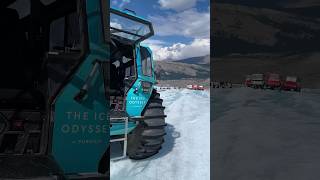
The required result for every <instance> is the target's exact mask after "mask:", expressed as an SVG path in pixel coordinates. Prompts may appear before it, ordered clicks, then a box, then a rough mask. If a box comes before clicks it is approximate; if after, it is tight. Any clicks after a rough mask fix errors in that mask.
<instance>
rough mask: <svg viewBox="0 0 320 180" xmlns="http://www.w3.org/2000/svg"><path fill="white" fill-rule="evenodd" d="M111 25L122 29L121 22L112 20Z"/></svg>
mask: <svg viewBox="0 0 320 180" xmlns="http://www.w3.org/2000/svg"><path fill="white" fill-rule="evenodd" d="M110 26H111V27H114V28H117V29H122V26H121V24H119V23H117V22H110Z"/></svg>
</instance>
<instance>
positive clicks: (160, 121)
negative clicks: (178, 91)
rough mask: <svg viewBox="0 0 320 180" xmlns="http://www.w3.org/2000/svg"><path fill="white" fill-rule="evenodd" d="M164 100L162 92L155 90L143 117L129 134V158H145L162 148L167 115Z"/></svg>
mask: <svg viewBox="0 0 320 180" xmlns="http://www.w3.org/2000/svg"><path fill="white" fill-rule="evenodd" d="M162 102H163V100H162V99H161V98H160V94H159V93H157V92H156V91H153V93H152V95H151V97H150V99H149V101H148V103H147V105H146V108H145V110H144V112H143V118H142V119H140V120H139V124H138V125H137V127H136V128H135V129H134V130H133V132H132V133H130V134H128V149H127V155H128V156H129V158H131V159H135V160H138V159H145V158H148V157H150V156H153V155H155V154H157V153H158V152H159V150H160V149H161V146H162V144H163V142H164V136H165V134H166V133H165V126H166V123H165V117H166V115H165V114H164V107H163V106H162Z"/></svg>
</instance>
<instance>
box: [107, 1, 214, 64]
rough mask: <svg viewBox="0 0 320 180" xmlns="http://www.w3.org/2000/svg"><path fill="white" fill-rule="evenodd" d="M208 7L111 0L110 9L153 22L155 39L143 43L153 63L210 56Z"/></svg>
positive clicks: (203, 4) (190, 3)
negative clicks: (127, 11) (126, 11)
mask: <svg viewBox="0 0 320 180" xmlns="http://www.w3.org/2000/svg"><path fill="white" fill-rule="evenodd" d="M209 6H210V4H209V0H111V7H115V8H118V9H124V8H128V9H130V10H134V11H135V12H136V14H137V15H138V16H141V17H144V18H145V19H148V20H150V21H151V22H152V23H153V26H154V30H155V36H153V37H152V38H150V39H148V40H145V41H144V42H143V43H144V44H147V45H149V46H150V47H151V49H152V50H153V52H154V58H155V59H156V60H179V59H185V58H190V57H197V56H204V55H208V54H209V51H210V45H209V42H210V9H209Z"/></svg>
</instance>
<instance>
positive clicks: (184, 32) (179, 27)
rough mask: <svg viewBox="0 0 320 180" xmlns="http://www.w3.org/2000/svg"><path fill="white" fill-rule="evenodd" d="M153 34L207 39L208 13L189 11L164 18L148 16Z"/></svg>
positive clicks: (208, 29) (195, 10) (208, 28)
mask: <svg viewBox="0 0 320 180" xmlns="http://www.w3.org/2000/svg"><path fill="white" fill-rule="evenodd" d="M149 19H150V20H151V22H152V23H153V25H154V29H155V33H156V35H159V36H169V35H170V36H171V35H180V36H185V37H191V38H208V37H209V35H210V11H209V10H208V11H207V12H198V11H197V9H195V8H193V9H189V10H185V11H182V12H179V13H175V14H167V15H164V16H161V15H158V16H150V17H149Z"/></svg>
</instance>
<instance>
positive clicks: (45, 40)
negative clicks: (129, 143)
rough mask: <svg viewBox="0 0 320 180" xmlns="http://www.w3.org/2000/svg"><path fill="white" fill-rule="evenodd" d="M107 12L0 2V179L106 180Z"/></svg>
mask: <svg viewBox="0 0 320 180" xmlns="http://www.w3.org/2000/svg"><path fill="white" fill-rule="evenodd" d="M108 9H109V4H108V1H106V0H3V1H0V19H1V21H0V22H1V28H0V42H1V48H0V51H1V53H0V54H1V61H0V63H1V64H0V68H1V69H0V78H1V81H0V179H22V178H23V179H64V178H67V179H84V178H89V177H90V178H102V179H106V178H107V176H108V173H106V172H107V169H108V167H107V165H108V163H109V159H108V153H107V149H108V144H109V139H108V137H109V124H108V114H107V108H108V106H107V105H108V98H107V96H106V91H105V85H106V84H105V83H104V82H106V81H105V80H106V69H107V68H106V67H107V62H108V61H107V60H108V59H109V49H108V46H109V44H108V42H107V40H106V34H105V29H107V28H108V27H109V23H108V15H109V14H108Z"/></svg>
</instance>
